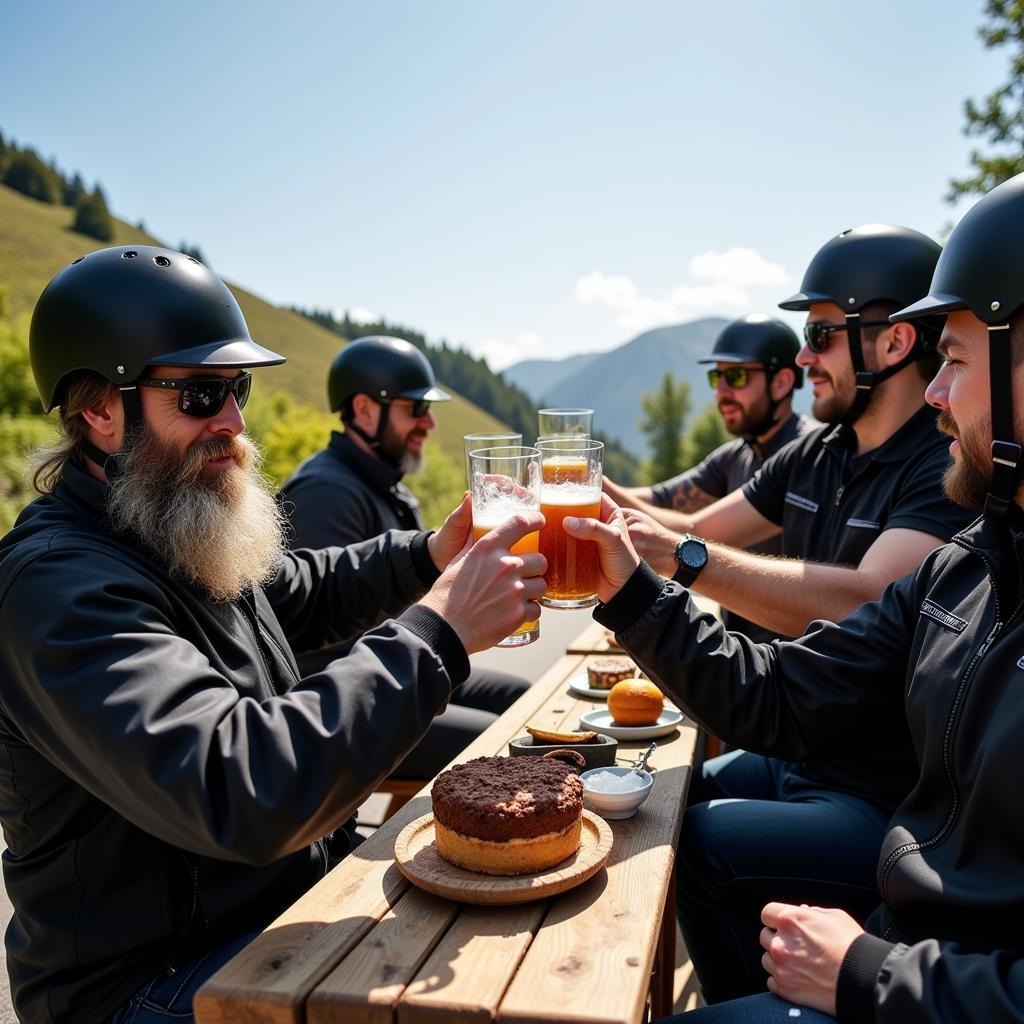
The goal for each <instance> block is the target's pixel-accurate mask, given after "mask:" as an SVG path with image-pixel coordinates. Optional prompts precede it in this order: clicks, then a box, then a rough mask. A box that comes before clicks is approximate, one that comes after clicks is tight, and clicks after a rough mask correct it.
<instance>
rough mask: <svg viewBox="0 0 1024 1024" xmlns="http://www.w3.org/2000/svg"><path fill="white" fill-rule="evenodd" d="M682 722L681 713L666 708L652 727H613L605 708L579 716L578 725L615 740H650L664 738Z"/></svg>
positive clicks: (613, 723)
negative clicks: (656, 737)
mask: <svg viewBox="0 0 1024 1024" xmlns="http://www.w3.org/2000/svg"><path fill="white" fill-rule="evenodd" d="M682 720H683V713H682V711H675V710H673V709H670V708H666V709H665V710H664V711H662V713H661V714H660V715H658V720H657V721H656V722H655V723H654V725H615V722H614V719H613V718H612V715H611V712H610V711H608V710H606V709H605V708H599V709H598V710H597V711H588V712H587V713H586V714H585V715H581V716H580V725H581V726H582V727H583V728H584V729H592V730H593V731H594V732H600V733H603V734H604V735H605V736H611V737H612V738H613V739H617V740H651V739H654V737H655V736H664V735H665V734H666V733H669V732H671V731H672V730H673V729H675V728H676V727H677V726H678V725H679V723H680V722H681V721H682Z"/></svg>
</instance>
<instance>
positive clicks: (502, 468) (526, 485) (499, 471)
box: [469, 445, 541, 647]
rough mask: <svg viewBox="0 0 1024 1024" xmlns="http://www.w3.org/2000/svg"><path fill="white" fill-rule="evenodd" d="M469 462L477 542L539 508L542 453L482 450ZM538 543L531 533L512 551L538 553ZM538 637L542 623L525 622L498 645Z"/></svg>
mask: <svg viewBox="0 0 1024 1024" xmlns="http://www.w3.org/2000/svg"><path fill="white" fill-rule="evenodd" d="M469 462H470V465H471V467H472V474H471V476H470V484H469V490H470V494H471V496H472V499H473V541H474V542H476V541H478V540H479V539H480V538H481V537H482V536H483V535H484V534H485V533H489V532H490V531H491V530H493V529H494V528H495V527H498V526H501V524H502V523H504V522H505V521H506V520H508V519H511V518H512V517H513V516H514V515H515V514H516V513H517V512H523V511H527V510H535V509H538V508H540V484H541V481H540V452H539V451H538V450H537V449H536V448H524V447H522V446H521V445H519V446H506V447H503V448H483V449H480V450H477V451H472V452H470V453H469ZM539 540H540V537H539V534H537V533H528V534H527V535H526V536H525V537H523V538H522V539H521V540H518V541H516V543H515V544H513V545H512V548H511V549H510V550H511V552H512V554H514V555H524V554H526V553H527V552H530V551H537V550H538V546H539ZM539 636H540V623H539V622H524V623H523V624H522V625H521V626H520V627H519V628H518V629H517V630H516V631H515V632H514V633H513V634H512V635H511V636H508V637H505V639H504V640H502V641H500V642H499V643H498V646H499V647H521V646H522V645H523V644H532V643H533V641H534V640H536V639H537V638H538V637H539Z"/></svg>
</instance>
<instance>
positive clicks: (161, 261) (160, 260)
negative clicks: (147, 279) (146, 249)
mask: <svg viewBox="0 0 1024 1024" xmlns="http://www.w3.org/2000/svg"><path fill="white" fill-rule="evenodd" d="M153 262H154V263H155V264H156V265H157V266H158V267H169V266H170V265H171V261H170V260H169V259H168V258H167V257H166V256H154V257H153Z"/></svg>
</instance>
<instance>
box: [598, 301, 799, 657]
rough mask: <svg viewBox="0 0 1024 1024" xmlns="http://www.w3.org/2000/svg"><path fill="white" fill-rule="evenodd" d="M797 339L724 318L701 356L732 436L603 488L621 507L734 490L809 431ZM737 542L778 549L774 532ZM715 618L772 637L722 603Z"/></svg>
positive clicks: (765, 320) (762, 321)
mask: <svg viewBox="0 0 1024 1024" xmlns="http://www.w3.org/2000/svg"><path fill="white" fill-rule="evenodd" d="M799 351H800V341H799V340H798V338H797V336H796V334H795V333H794V331H793V330H792V328H790V327H789V326H788V325H786V324H784V323H783V322H782V321H781V320H777V319H775V318H774V317H769V316H765V315H764V314H763V313H751V314H750V315H749V316H745V317H741V318H740V319H739V320H734V321H733V322H732V323H731V324H729V325H727V326H726V327H725V329H724V330H723V331H722V333H721V334H719V335H718V337H717V338H716V339H715V344H714V345H713V346H712V349H711V352H710V354H709V355H707V356H706V357H705V358H703V359H700V360H698V362H700V363H708V364H712V363H713V364H714V366H713V367H712V369H710V370H708V383H709V384H710V385H711V387H712V389H713V390H714V392H715V402H716V404H717V406H718V411H719V412H720V413H721V415H722V422H723V424H724V425H725V429H726V430H728V431H729V433H730V434H732V435H733V436H734V437H735V438H736V440H735V441H727V442H726V443H725V444H723V445H720V446H719V447H718V448H716V449H715V450H714V451H713V452H711V453H710V454H709V455H708V456H707V457H706V458H705V459H703V461H701V462H700V463H699V464H698V465H696V466H693V467H691V468H690V469H688V470H686V472H684V473H680V474H679V475H678V476H674V477H672V479H671V480H665V481H663V482H662V483H657V484H653V485H652V486H650V487H620V486H619V485H617V484H615V483H613V482H612V481H611V480H608V479H607V478H606V479H605V490H606V491H607V492H608V493H609V494H610V495H611V496H612V497H613V498H614V499H615V500H616V501H617V502H618V503H619V504H620V505H624V506H626V507H635V508H646V509H647V511H648V512H649V513H650V514H651V515H653V516H655V517H657V515H658V513H657V512H656V511H655V509H672V510H674V511H676V512H683V513H689V512H698V511H700V509H702V508H706V507H707V506H708V505H711V504H712V503H713V502H715V501H717V500H718V499H719V498H724V497H725V496H726V495H728V494H732V492H733V491H735V490H738V489H739V488H740V487H742V486H743V485H744V484H745V483H746V482H747V481H748V480H750V479H751V478H752V477H753V476H754V474H755V473H756V472H757V471H758V470H759V469H760V468H761V467H762V466H763V465H764V464H765V461H766V460H767V459H770V458H771V457H772V456H773V455H774V454H775V453H776V452H779V451H781V450H782V449H783V448H784V447H785V446H786V445H788V444H789V443H790V441H794V440H796V439H797V438H799V437H803V436H804V435H805V434H808V433H810V431H811V430H813V429H814V428H815V426H816V425H817V424H815V423H814V421H813V420H810V419H808V418H807V417H806V416H801V415H800V414H799V413H794V412H793V391H794V390H795V389H796V388H798V387H801V386H802V385H803V376H804V373H803V370H802V369H801V368H800V367H799V366H797V364H796V357H797V353H798V352H799ZM743 546H744V549H745V550H747V551H753V552H755V553H757V554H761V555H778V554H781V553H782V537H781V535H776V536H774V537H768V538H766V539H765V540H762V541H758V542H756V543H752V544H749V545H748V544H744V545H743ZM722 621H723V622H724V623H725V624H726V625H727V626H728V627H729V629H732V630H738V631H739V632H740V633H743V634H744V635H745V636H749V637H750V639H751V640H757V641H763V640H771V639H773V638H774V637H776V636H779V635H780V634H779V633H777V632H776V631H774V630H771V629H767V628H766V627H764V626H761V625H759V624H758V623H756V622H753V621H751V620H750V619H747V618H744V617H743V616H742V615H737V614H736V613H735V612H731V611H730V610H729V609H728V608H723V609H722Z"/></svg>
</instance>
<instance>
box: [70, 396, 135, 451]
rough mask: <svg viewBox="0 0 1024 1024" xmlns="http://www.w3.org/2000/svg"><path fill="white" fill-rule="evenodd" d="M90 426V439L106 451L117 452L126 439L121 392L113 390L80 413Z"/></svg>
mask: <svg viewBox="0 0 1024 1024" xmlns="http://www.w3.org/2000/svg"><path fill="white" fill-rule="evenodd" d="M80 415H81V417H82V419H83V420H85V423H86V426H87V427H88V428H89V440H90V441H92V442H93V444H95V445H96V447H97V448H101V449H102V450H103V451H105V452H116V451H118V450H119V449H120V447H121V444H122V442H123V440H124V406H123V405H122V404H121V394H120V392H118V391H113V392H112V393H111V394H109V395H107V396H106V397H105V398H101V399H100V400H99V401H98V402H93V404H92V405H89V406H86V408H84V409H83V410H82V412H81V413H80Z"/></svg>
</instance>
